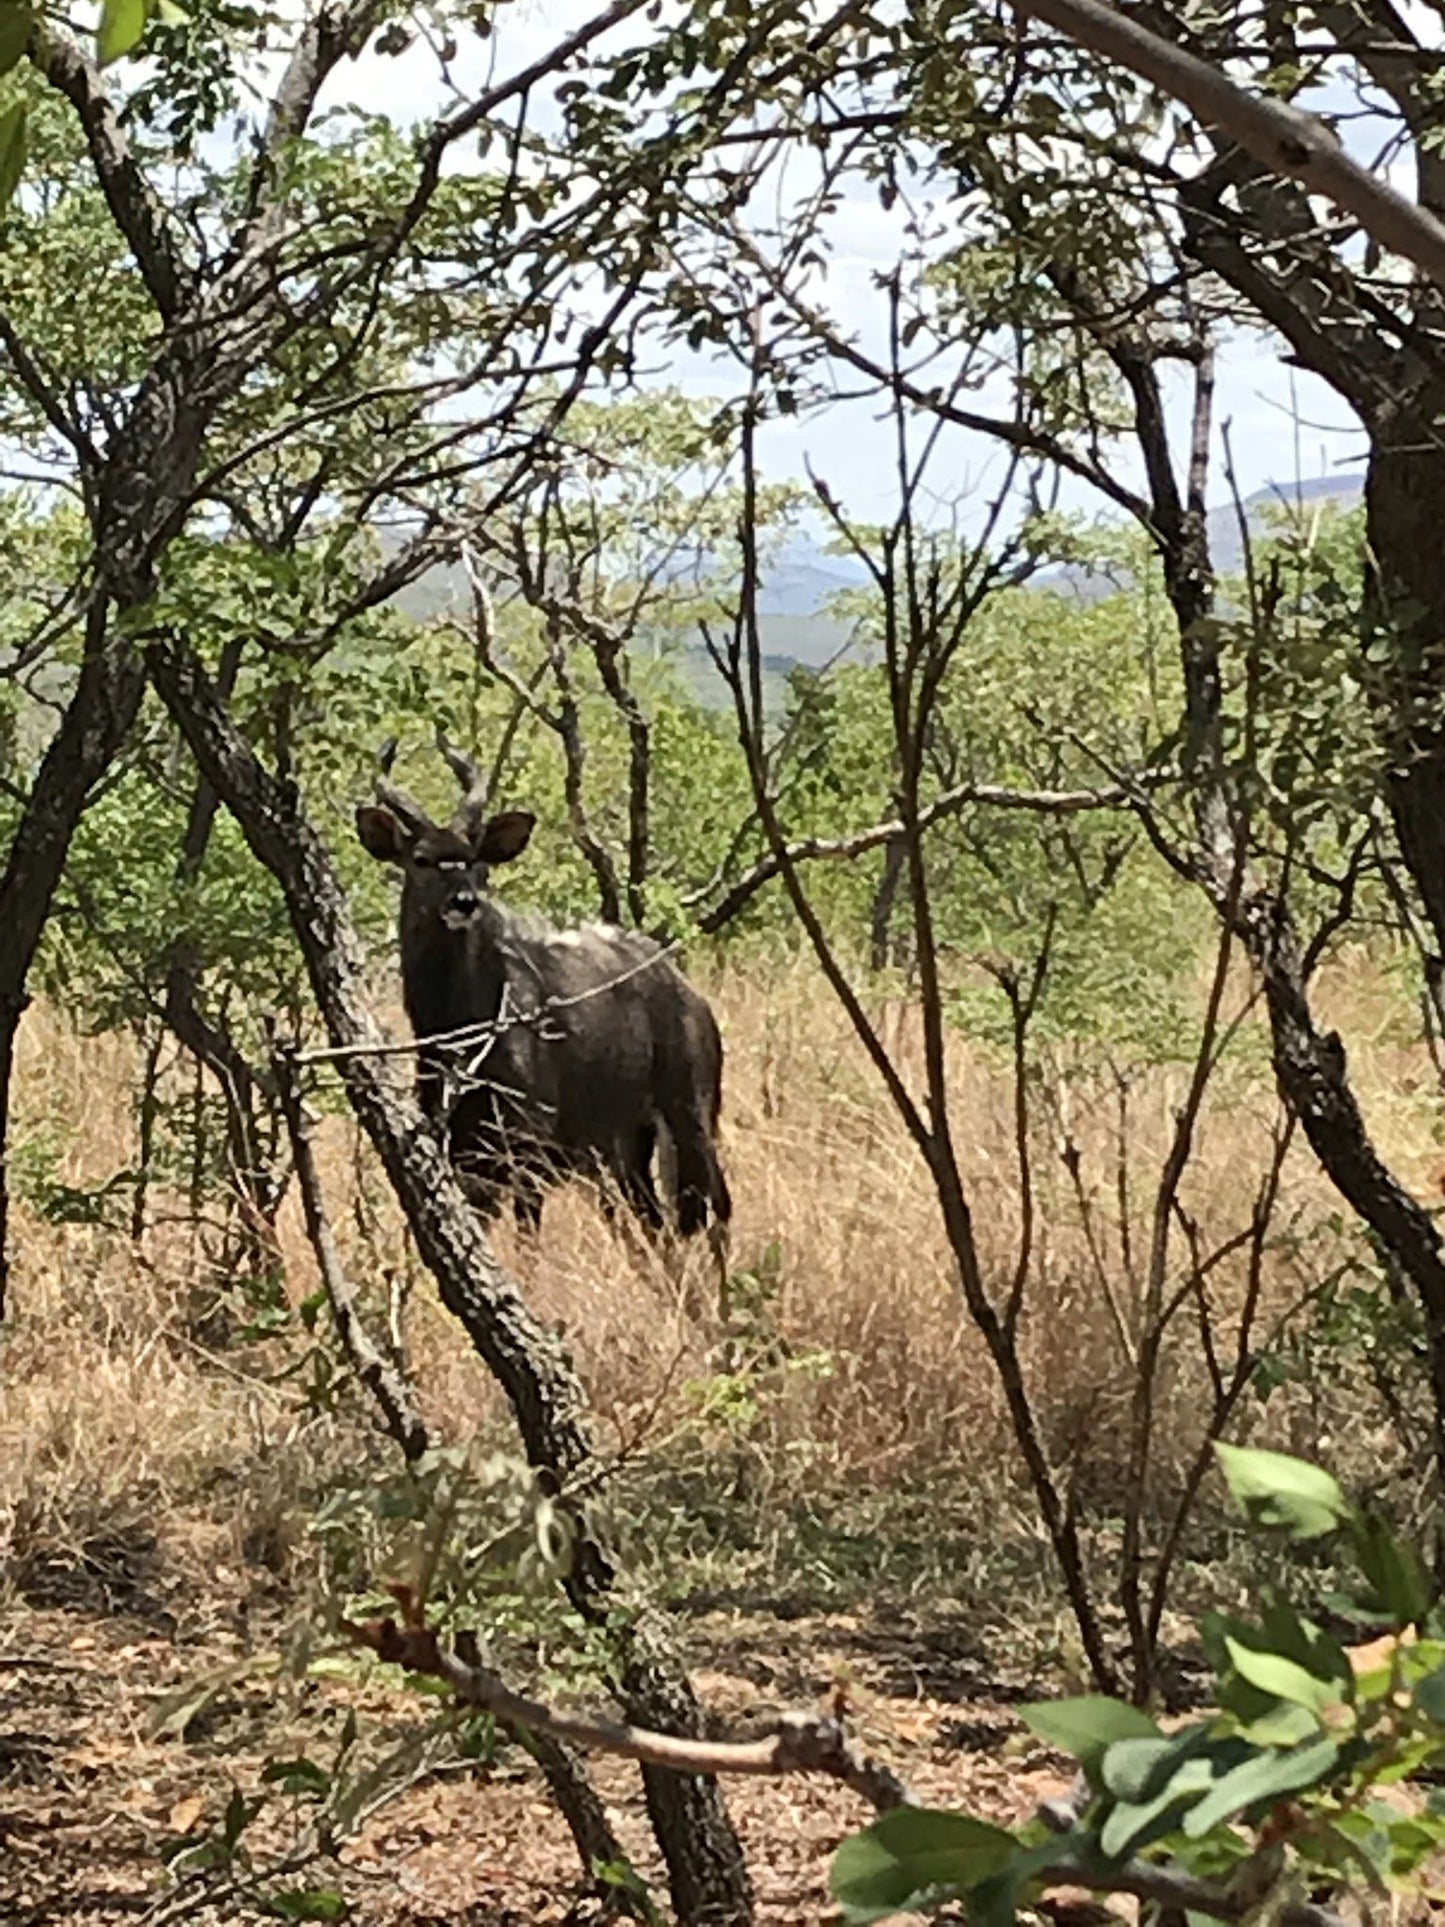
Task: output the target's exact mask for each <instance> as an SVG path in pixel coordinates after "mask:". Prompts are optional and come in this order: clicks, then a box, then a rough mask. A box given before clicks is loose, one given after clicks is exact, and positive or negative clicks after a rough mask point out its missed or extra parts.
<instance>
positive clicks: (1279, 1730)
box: [1242, 1700, 1320, 1746]
mask: <svg viewBox="0 0 1445 1927" xmlns="http://www.w3.org/2000/svg"><path fill="white" fill-rule="evenodd" d="M1319 1730H1320V1723H1319V1718H1318V1716H1317V1715H1316V1714H1315V1713H1313V1712H1312V1711H1311V1710H1310V1708H1309V1707H1308V1706H1300V1705H1299V1704H1297V1703H1295V1704H1291V1703H1290V1702H1289V1701H1287V1700H1277V1701H1276V1702H1275V1703H1274V1705H1272V1706H1271V1707H1270V1709H1269V1711H1268V1712H1267V1713H1262V1714H1261V1715H1260V1717H1259V1718H1258V1719H1257V1720H1251V1721H1250V1722H1249V1724H1248V1725H1247V1726H1246V1727H1245V1728H1244V1731H1243V1735H1242V1737H1243V1738H1244V1739H1246V1740H1248V1741H1249V1743H1250V1745H1251V1746H1298V1744H1299V1742H1300V1741H1301V1740H1311V1739H1313V1738H1314V1737H1315V1735H1316V1734H1317V1733H1318V1732H1319Z"/></svg>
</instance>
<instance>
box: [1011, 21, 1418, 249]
mask: <svg viewBox="0 0 1445 1927" xmlns="http://www.w3.org/2000/svg"><path fill="white" fill-rule="evenodd" d="M1009 4H1010V5H1011V6H1012V7H1013V8H1014V10H1015V11H1016V12H1017V13H1019V14H1025V15H1026V14H1033V15H1037V17H1038V18H1039V19H1040V20H1046V21H1048V23H1049V25H1050V26H1052V27H1057V28H1058V29H1059V31H1060V32H1061V33H1065V34H1067V35H1068V36H1069V38H1070V39H1071V40H1073V41H1076V42H1077V43H1078V44H1079V45H1080V46H1081V47H1087V48H1089V49H1090V51H1091V52H1093V53H1096V54H1101V55H1102V56H1103V57H1104V58H1105V59H1106V60H1112V61H1115V62H1117V63H1118V65H1120V66H1121V67H1127V68H1128V69H1129V71H1130V72H1131V73H1135V74H1138V75H1139V77H1140V78H1141V79H1143V80H1147V81H1148V82H1149V83H1150V85H1151V86H1154V87H1157V88H1159V90H1160V91H1161V92H1162V93H1165V94H1168V95H1170V96H1171V97H1172V98H1173V99H1175V100H1178V101H1182V102H1183V104H1184V105H1185V106H1186V107H1188V108H1189V110H1190V112H1191V113H1193V114H1194V115H1195V116H1196V117H1197V118H1198V119H1199V120H1200V121H1201V122H1202V123H1203V125H1204V126H1206V127H1213V128H1218V129H1219V130H1220V131H1221V132H1222V133H1224V134H1227V135H1228V136H1229V138H1230V139H1231V140H1233V141H1237V142H1238V144H1239V145H1240V146H1241V147H1242V148H1244V149H1245V151H1246V152H1247V153H1250V154H1253V155H1254V157H1255V159H1256V160H1258V161H1260V162H1261V163H1262V164H1263V165H1264V166H1265V167H1267V168H1268V169H1269V170H1270V172H1271V173H1273V174H1282V175H1285V176H1287V177H1288V178H1289V179H1291V180H1295V181H1298V182H1299V183H1300V184H1301V185H1302V186H1303V187H1304V188H1306V189H1307V190H1308V191H1309V192H1310V193H1311V194H1321V195H1325V196H1327V197H1328V198H1329V199H1330V200H1331V201H1333V202H1334V203H1335V204H1336V205H1337V206H1339V207H1341V208H1343V209H1344V210H1345V212H1346V213H1348V214H1352V215H1353V216H1354V218H1355V219H1356V220H1357V221H1358V222H1359V224H1360V226H1361V227H1362V228H1363V229H1364V230H1365V232H1366V233H1367V234H1370V235H1373V236H1374V238H1375V239H1376V240H1377V241H1378V242H1379V243H1380V245H1381V247H1384V248H1388V249H1389V250H1390V252H1391V253H1393V254H1398V255H1402V256H1403V257H1404V258H1405V259H1406V260H1407V261H1413V262H1414V263H1415V265H1416V267H1418V268H1419V269H1420V270H1421V272H1422V273H1423V274H1424V275H1425V276H1426V278H1427V279H1429V280H1431V281H1433V282H1435V283H1436V285H1437V286H1439V287H1445V223H1442V222H1440V221H1438V220H1437V219H1436V218H1435V216H1434V215H1433V214H1431V213H1430V212H1428V210H1427V209H1425V208H1423V207H1418V206H1416V204H1415V203H1414V202H1413V201H1411V200H1409V199H1408V198H1407V197H1406V196H1405V195H1403V194H1401V193H1400V192H1398V190H1397V189H1395V188H1393V187H1391V186H1390V185H1389V183H1388V182H1387V181H1382V180H1380V179H1378V178H1377V176H1375V175H1374V174H1371V173H1370V171H1369V170H1368V168H1364V167H1361V166H1360V164H1359V162H1358V161H1355V160H1352V159H1351V158H1350V156H1349V155H1348V154H1347V153H1346V152H1345V150H1344V148H1343V147H1342V146H1341V144H1340V141H1339V138H1338V136H1337V135H1336V134H1335V133H1334V132H1333V130H1332V129H1330V128H1329V127H1327V126H1326V125H1325V123H1324V122H1323V121H1322V120H1319V119H1318V118H1317V117H1316V116H1315V115H1313V114H1307V113H1305V112H1303V111H1302V109H1300V108H1298V107H1293V106H1291V105H1290V104H1289V103H1288V102H1286V101H1282V100H1270V99H1266V98H1263V97H1261V96H1258V95H1254V94H1248V93H1246V92H1245V91H1244V89H1243V88H1242V87H1237V86H1236V85H1235V83H1234V82H1233V81H1232V80H1231V79H1230V78H1229V77H1228V75H1227V74H1224V73H1221V72H1220V70H1219V69H1218V68H1217V67H1215V66H1212V65H1211V64H1210V63H1209V62H1208V61H1207V60H1201V59H1199V58H1198V56H1197V55H1195V54H1192V53H1187V52H1186V51H1185V50H1184V49H1183V48H1182V47H1176V46H1173V45H1171V43H1170V42H1169V41H1167V40H1165V39H1164V38H1162V36H1160V35H1159V34H1156V33H1153V32H1151V31H1150V29H1149V28H1147V27H1144V26H1141V25H1140V24H1139V22H1138V21H1137V20H1130V19H1127V18H1126V17H1125V16H1124V15H1123V14H1121V13H1118V12H1116V11H1115V9H1114V8H1113V7H1111V6H1108V5H1106V4H1105V0H1009Z"/></svg>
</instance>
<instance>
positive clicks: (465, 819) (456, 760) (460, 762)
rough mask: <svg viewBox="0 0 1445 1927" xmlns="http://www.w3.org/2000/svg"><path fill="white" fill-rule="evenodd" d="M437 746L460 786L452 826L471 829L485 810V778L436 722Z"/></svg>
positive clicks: (464, 830) (478, 821)
mask: <svg viewBox="0 0 1445 1927" xmlns="http://www.w3.org/2000/svg"><path fill="white" fill-rule="evenodd" d="M437 748H438V749H439V750H440V751H441V753H442V755H443V756H444V757H445V758H446V763H447V768H448V769H449V770H450V771H451V773H452V775H453V776H455V777H456V779H457V781H458V782H459V783H460V784H461V786H462V800H461V802H460V803H459V804H458V805H457V812H456V815H455V816H454V817H453V818H452V823H453V826H454V827H455V828H457V829H459V830H462V831H463V832H466V831H470V830H473V829H475V828H476V827H477V825H478V824H479V823H480V821H481V819H482V816H483V814H484V813H485V811H486V807H487V779H486V777H485V776H483V775H482V773H481V771H480V770H479V769H478V768H477V766H476V764H475V763H474V762H473V761H472V759H471V757H470V756H467V755H465V754H464V753H463V752H462V751H461V750H459V749H458V748H457V747H456V746H455V744H453V743H450V742H448V741H447V736H446V731H445V730H444V729H443V728H442V726H441V724H440V723H438V724H437Z"/></svg>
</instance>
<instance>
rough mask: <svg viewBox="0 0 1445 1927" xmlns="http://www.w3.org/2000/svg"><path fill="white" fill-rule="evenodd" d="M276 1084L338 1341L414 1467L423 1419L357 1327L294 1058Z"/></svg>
mask: <svg viewBox="0 0 1445 1927" xmlns="http://www.w3.org/2000/svg"><path fill="white" fill-rule="evenodd" d="M276 1081H277V1085H278V1087H279V1089H280V1093H281V1103H282V1108H283V1109H284V1111H285V1113H286V1128H287V1130H288V1131H289V1132H290V1135H291V1155H292V1158H293V1159H294V1161H295V1165H296V1180H297V1183H298V1185H299V1186H300V1190H301V1204H302V1209H303V1210H304V1212H305V1215H306V1235H307V1236H308V1238H309V1239H310V1240H311V1249H312V1250H313V1251H314V1252H315V1254H316V1263H317V1265H318V1267H319V1268H320V1271H321V1282H322V1285H323V1286H324V1287H325V1291H326V1298H327V1302H328V1304H329V1305H330V1306H331V1316H332V1318H333V1319H334V1320H335V1324H336V1331H337V1336H338V1337H339V1338H340V1340H341V1343H342V1347H343V1349H344V1350H345V1352H346V1356H347V1357H348V1358H349V1359H350V1361H351V1364H352V1368H353V1370H354V1371H355V1373H356V1376H357V1377H358V1378H359V1379H360V1380H361V1382H362V1384H363V1385H365V1386H366V1388H367V1390H368V1391H369V1392H370V1393H371V1395H372V1397H373V1398H374V1399H375V1400H376V1403H377V1406H378V1407H379V1408H380V1411H381V1414H382V1416H383V1418H384V1419H385V1421H386V1428H387V1430H388V1431H389V1432H390V1433H391V1436H392V1437H393V1438H394V1439H395V1440H396V1442H397V1444H398V1445H399V1446H400V1447H401V1449H402V1452H403V1454H404V1455H405V1457H406V1459H407V1461H408V1463H415V1461H416V1460H417V1459H419V1458H420V1457H421V1456H422V1454H423V1453H424V1452H425V1451H426V1450H427V1449H428V1447H429V1445H430V1444H431V1440H430V1439H429V1437H428V1436H427V1427H426V1420H425V1419H424V1418H423V1417H422V1415H421V1413H420V1411H419V1410H418V1408H417V1403H416V1396H415V1393H414V1391H413V1389H412V1387H411V1386H410V1385H409V1384H408V1383H407V1381H406V1379H405V1378H404V1377H403V1375H402V1374H401V1372H399V1371H398V1370H397V1368H396V1366H395V1365H393V1364H392V1362H391V1361H390V1359H388V1358H387V1357H386V1356H385V1354H384V1353H383V1352H382V1351H381V1350H380V1349H379V1348H378V1347H377V1346H376V1345H375V1344H374V1343H373V1342H372V1338H371V1335H370V1333H369V1332H368V1331H367V1329H366V1327H365V1325H364V1324H363V1323H362V1322H361V1315H360V1312H359V1311H358V1309H357V1303H356V1292H355V1289H354V1287H353V1286H352V1283H351V1280H350V1279H349V1278H348V1277H347V1275H346V1270H345V1267H344V1266H343V1264H342V1262H341V1253H340V1252H339V1251H338V1250H337V1248H336V1238H335V1234H334V1233H333V1232H332V1229H331V1220H330V1218H329V1217H328V1215H327V1211H326V1200H325V1197H324V1196H323V1195H322V1190H321V1178H320V1175H319V1173H318V1172H317V1169H316V1157H315V1153H314V1152H313V1150H312V1148H311V1129H310V1125H309V1123H308V1121H307V1117H306V1111H305V1106H304V1105H303V1103H302V1099H301V1090H300V1084H299V1081H298V1078H297V1070H296V1059H295V1056H294V1054H293V1053H291V1052H287V1051H282V1052H281V1053H280V1054H279V1055H278V1057H277V1060H276Z"/></svg>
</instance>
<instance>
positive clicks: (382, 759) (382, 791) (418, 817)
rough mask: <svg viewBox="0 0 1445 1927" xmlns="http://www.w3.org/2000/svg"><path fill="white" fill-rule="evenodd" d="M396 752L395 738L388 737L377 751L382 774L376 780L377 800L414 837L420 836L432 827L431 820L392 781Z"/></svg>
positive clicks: (420, 807)
mask: <svg viewBox="0 0 1445 1927" xmlns="http://www.w3.org/2000/svg"><path fill="white" fill-rule="evenodd" d="M396 751H397V740H396V738H395V736H388V737H387V739H386V741H385V742H384V743H383V744H382V746H381V748H380V749H379V750H378V751H377V756H376V760H377V763H378V765H379V767H380V771H381V773H380V775H379V776H378V777H377V779H376V800H377V802H378V803H384V804H385V805H386V807H387V808H388V809H389V810H390V811H391V812H392V814H393V815H394V816H399V817H400V818H401V820H402V822H403V823H405V825H406V827H407V828H408V829H409V830H410V831H411V832H412V834H413V835H419V834H420V832H421V831H423V830H426V829H429V828H430V827H431V818H430V817H429V816H428V815H427V813H426V811H425V810H424V809H423V808H422V806H421V804H420V803H418V802H417V801H416V799H415V798H414V797H411V796H408V795H407V793H406V791H405V790H403V789H398V788H397V786H396V784H395V783H393V782H392V781H391V769H392V765H393V763H395V761H396Z"/></svg>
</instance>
